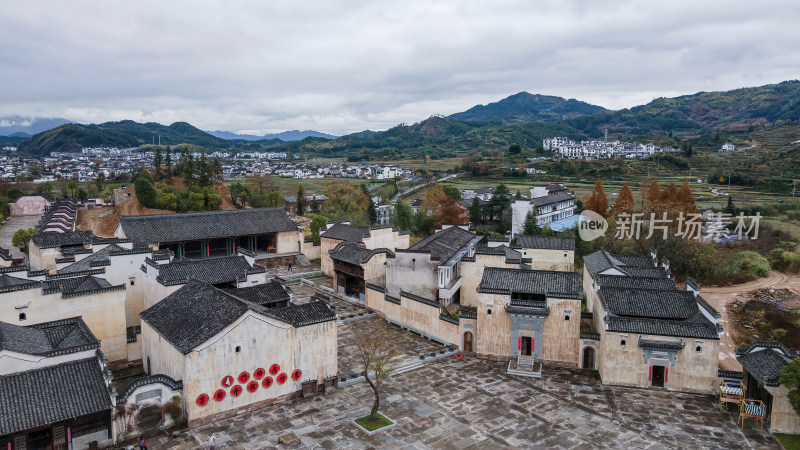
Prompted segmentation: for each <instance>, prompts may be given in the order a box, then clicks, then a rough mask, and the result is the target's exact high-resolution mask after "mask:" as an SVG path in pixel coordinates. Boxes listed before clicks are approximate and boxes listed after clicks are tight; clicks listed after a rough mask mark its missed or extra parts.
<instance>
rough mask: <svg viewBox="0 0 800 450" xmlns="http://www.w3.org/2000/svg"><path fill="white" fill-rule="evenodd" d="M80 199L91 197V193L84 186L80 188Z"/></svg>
mask: <svg viewBox="0 0 800 450" xmlns="http://www.w3.org/2000/svg"><path fill="white" fill-rule="evenodd" d="M78 199H79V200H80V201H82V202H85V201H86V200H88V199H89V193H88V192H86V190H85V189H84V188H78Z"/></svg>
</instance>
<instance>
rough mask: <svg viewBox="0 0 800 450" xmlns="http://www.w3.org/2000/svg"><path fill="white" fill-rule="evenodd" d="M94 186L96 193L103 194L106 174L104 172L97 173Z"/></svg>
mask: <svg viewBox="0 0 800 450" xmlns="http://www.w3.org/2000/svg"><path fill="white" fill-rule="evenodd" d="M94 184H95V186H97V192H103V189H105V186H106V173H105V172H98V173H97V178H95V180H94Z"/></svg>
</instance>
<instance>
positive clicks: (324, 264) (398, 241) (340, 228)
mask: <svg viewBox="0 0 800 450" xmlns="http://www.w3.org/2000/svg"><path fill="white" fill-rule="evenodd" d="M326 225H327V228H326V229H325V230H324V231H323V232H322V233H321V234H320V259H321V260H320V264H321V269H322V272H323V273H324V274H325V275H327V276H329V277H333V276H334V264H333V260H332V259H331V256H330V252H331V250H333V249H334V248H335V247H336V246H337V245H339V244H340V243H342V242H352V243H362V244H363V245H364V248H366V249H367V250H375V249H379V248H380V249H386V250H389V251H390V252H393V251H395V250H397V249H403V248H408V244H409V232H408V231H403V230H398V229H396V228H392V227H391V225H389V226H377V227H369V226H362V225H351V224H350V222H348V221H340V222H330V223H328V224H326Z"/></svg>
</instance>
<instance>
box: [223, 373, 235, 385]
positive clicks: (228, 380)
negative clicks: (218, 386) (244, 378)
mask: <svg viewBox="0 0 800 450" xmlns="http://www.w3.org/2000/svg"><path fill="white" fill-rule="evenodd" d="M222 385H223V386H224V387H231V386H232V385H233V377H232V376H230V375H228V376H227V377H225V378H223V379H222Z"/></svg>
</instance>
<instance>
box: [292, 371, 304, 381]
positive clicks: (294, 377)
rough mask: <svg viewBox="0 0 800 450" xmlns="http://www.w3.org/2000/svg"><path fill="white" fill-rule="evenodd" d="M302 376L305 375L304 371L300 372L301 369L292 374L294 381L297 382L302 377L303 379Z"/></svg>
mask: <svg viewBox="0 0 800 450" xmlns="http://www.w3.org/2000/svg"><path fill="white" fill-rule="evenodd" d="M302 375H303V371H302V370H300V369H294V372H292V379H293V380H294V381H297V380H299V379H300V377H301V376H302Z"/></svg>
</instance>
